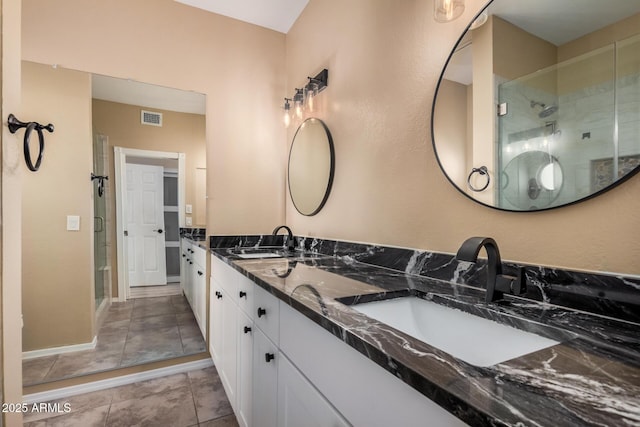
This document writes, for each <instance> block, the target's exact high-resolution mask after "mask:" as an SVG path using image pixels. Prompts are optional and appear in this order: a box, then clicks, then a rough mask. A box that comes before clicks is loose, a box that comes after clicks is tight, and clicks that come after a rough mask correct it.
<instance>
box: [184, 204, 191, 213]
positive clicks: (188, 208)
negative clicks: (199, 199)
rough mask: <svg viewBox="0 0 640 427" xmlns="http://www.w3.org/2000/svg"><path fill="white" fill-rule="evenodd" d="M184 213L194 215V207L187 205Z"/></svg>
mask: <svg viewBox="0 0 640 427" xmlns="http://www.w3.org/2000/svg"><path fill="white" fill-rule="evenodd" d="M184 211H185V212H186V213H193V206H191V205H185V207H184Z"/></svg>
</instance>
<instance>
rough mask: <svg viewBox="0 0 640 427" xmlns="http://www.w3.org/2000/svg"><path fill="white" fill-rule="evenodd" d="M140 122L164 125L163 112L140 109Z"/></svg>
mask: <svg viewBox="0 0 640 427" xmlns="http://www.w3.org/2000/svg"><path fill="white" fill-rule="evenodd" d="M140 123H142V124H143V125H150V126H162V113H156V112H154V111H145V110H140Z"/></svg>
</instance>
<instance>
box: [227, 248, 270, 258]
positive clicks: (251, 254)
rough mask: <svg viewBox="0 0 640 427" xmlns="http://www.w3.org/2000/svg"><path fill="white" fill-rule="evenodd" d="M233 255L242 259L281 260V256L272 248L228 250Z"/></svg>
mask: <svg viewBox="0 0 640 427" xmlns="http://www.w3.org/2000/svg"><path fill="white" fill-rule="evenodd" d="M229 252H230V253H232V254H233V255H235V256H237V257H240V258H244V259H256V258H282V257H283V255H282V254H281V253H278V252H277V250H276V249H273V248H234V249H229Z"/></svg>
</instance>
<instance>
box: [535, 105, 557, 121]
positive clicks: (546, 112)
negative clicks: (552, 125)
mask: <svg viewBox="0 0 640 427" xmlns="http://www.w3.org/2000/svg"><path fill="white" fill-rule="evenodd" d="M556 111H558V106H557V105H548V106H546V107H545V106H544V105H543V108H542V111H540V112H539V113H538V117H540V118H541V119H544V118H545V117H549V116H550V115H552V114H553V113H555V112H556Z"/></svg>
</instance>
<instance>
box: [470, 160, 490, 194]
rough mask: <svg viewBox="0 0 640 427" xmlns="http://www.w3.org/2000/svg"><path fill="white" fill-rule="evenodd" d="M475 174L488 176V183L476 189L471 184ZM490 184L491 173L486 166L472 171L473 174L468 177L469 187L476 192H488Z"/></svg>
mask: <svg viewBox="0 0 640 427" xmlns="http://www.w3.org/2000/svg"><path fill="white" fill-rule="evenodd" d="M474 173H478V174H480V175H486V176H487V182H486V183H485V184H484V185H483V186H482V187H474V186H473V184H471V177H472V176H473V174H474ZM490 182H491V176H489V171H488V170H487V167H486V166H480V167H479V168H473V169H471V173H470V174H469V176H468V177H467V185H468V186H469V188H470V189H471V190H472V191H475V192H480V191H484V190H486V189H487V187H488V186H489V183H490Z"/></svg>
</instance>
